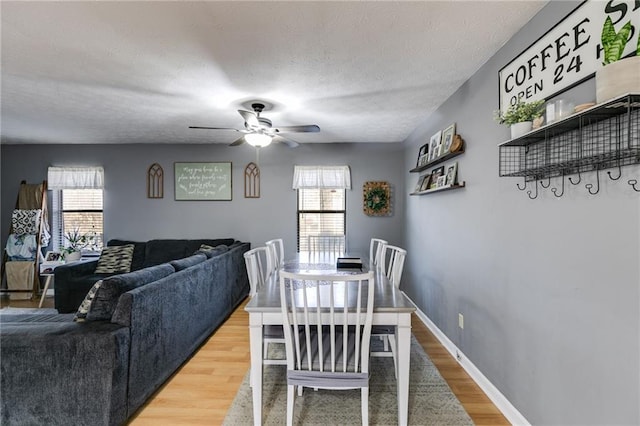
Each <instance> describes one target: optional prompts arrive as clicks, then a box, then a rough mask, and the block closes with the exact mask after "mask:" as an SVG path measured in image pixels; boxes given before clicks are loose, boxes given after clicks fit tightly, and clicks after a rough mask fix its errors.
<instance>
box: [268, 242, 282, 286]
mask: <svg viewBox="0 0 640 426" xmlns="http://www.w3.org/2000/svg"><path fill="white" fill-rule="evenodd" d="M264 244H265V245H266V246H267V249H268V251H267V277H268V276H269V275H271V274H272V273H274V272H275V271H277V270H278V269H280V267H281V266H282V262H284V243H283V242H282V238H276V239H273V240H269V241H267V242H266V243H264Z"/></svg>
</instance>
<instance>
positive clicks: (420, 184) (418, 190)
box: [413, 175, 430, 192]
mask: <svg viewBox="0 0 640 426" xmlns="http://www.w3.org/2000/svg"><path fill="white" fill-rule="evenodd" d="M426 176H430V175H422V176H418V181H417V182H416V186H415V188H413V192H420V188H422V182H424V178H425V177H426Z"/></svg>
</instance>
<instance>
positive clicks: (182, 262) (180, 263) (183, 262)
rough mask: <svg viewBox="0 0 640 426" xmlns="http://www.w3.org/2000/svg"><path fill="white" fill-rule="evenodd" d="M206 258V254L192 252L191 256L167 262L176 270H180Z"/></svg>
mask: <svg viewBox="0 0 640 426" xmlns="http://www.w3.org/2000/svg"><path fill="white" fill-rule="evenodd" d="M205 260H207V256H206V255H205V254H202V253H200V254H194V255H193V256H189V257H185V258H184V259H178V260H172V261H171V262H169V264H170V265H171V266H173V268H174V269H175V270H176V272H178V271H182V270H183V269H187V268H188V267H190V266H193V265H197V264H198V263H202V262H204V261H205Z"/></svg>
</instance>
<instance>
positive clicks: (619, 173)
mask: <svg viewBox="0 0 640 426" xmlns="http://www.w3.org/2000/svg"><path fill="white" fill-rule="evenodd" d="M607 175H609V179H611V180H618V179H620V178H621V177H622V167H620V163H619V162H618V177H613V176H611V171H610V170H608V171H607Z"/></svg>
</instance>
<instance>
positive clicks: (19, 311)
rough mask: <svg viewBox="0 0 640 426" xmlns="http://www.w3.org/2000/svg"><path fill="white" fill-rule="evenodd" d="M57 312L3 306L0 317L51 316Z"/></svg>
mask: <svg viewBox="0 0 640 426" xmlns="http://www.w3.org/2000/svg"><path fill="white" fill-rule="evenodd" d="M57 313H58V311H57V310H56V309H53V308H14V307H13V306H5V307H4V308H2V309H0V315H4V314H7V315H18V314H41V315H52V314H57Z"/></svg>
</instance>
